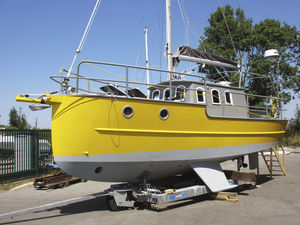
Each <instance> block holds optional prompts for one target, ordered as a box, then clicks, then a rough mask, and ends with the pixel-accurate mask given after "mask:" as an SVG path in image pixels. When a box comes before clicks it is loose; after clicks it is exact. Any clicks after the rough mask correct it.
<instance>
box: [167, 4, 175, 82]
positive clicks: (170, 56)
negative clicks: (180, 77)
mask: <svg viewBox="0 0 300 225" xmlns="http://www.w3.org/2000/svg"><path fill="white" fill-rule="evenodd" d="M166 39H167V43H166V51H167V57H168V70H169V71H174V66H173V53H172V28H171V1H170V0H166ZM172 77H173V76H172V74H171V73H169V74H168V79H169V80H171V79H172Z"/></svg>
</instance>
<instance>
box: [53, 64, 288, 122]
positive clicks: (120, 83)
mask: <svg viewBox="0 0 300 225" xmlns="http://www.w3.org/2000/svg"><path fill="white" fill-rule="evenodd" d="M83 64H99V65H105V66H113V67H122V68H125V76H124V75H122V76H120V75H118V74H114V73H112V72H110V71H106V70H104V69H101V68H99V67H97V66H94V65H93V67H95V68H98V69H100V70H103V71H104V72H107V73H110V74H113V75H116V76H119V77H121V78H123V79H124V80H116V79H103V78H91V77H86V76H83V75H80V68H81V65H83ZM129 69H138V70H149V71H155V72H160V73H161V72H163V73H172V74H176V75H177V76H187V77H194V78H198V79H200V82H201V83H202V82H203V85H204V87H205V88H204V90H203V92H204V93H206V94H205V96H204V98H205V102H206V104H207V103H208V102H209V101H208V97H209V96H208V95H211V93H209V91H208V89H207V82H206V78H205V77H203V76H199V75H195V74H187V73H183V72H173V71H171V72H170V71H168V70H163V69H157V68H146V67H140V66H133V65H125V64H117V63H110V62H99V61H91V60H82V61H80V62H79V64H78V65H77V73H76V74H74V73H72V75H74V77H69V78H68V79H71V78H72V79H76V88H75V91H76V93H78V91H79V90H80V91H85V92H88V93H95V94H97V93H98V92H94V91H91V90H90V86H89V87H88V89H81V88H79V81H80V80H86V81H87V82H88V83H89V85H90V84H91V83H90V82H89V81H93V82H97V83H102V84H111V83H117V84H118V87H122V88H124V89H125V90H126V91H125V93H126V98H128V97H129V96H128V92H129V88H130V87H129V85H130V84H136V85H144V86H148V87H149V86H150V87H157V88H159V89H163V88H170V97H171V98H170V101H171V99H172V96H173V92H174V90H175V93H176V92H177V91H176V87H177V86H173V85H172V83H173V82H172V80H170V81H168V83H166V84H163V82H161V83H159V84H146V83H143V82H138V81H132V80H129ZM62 71H63V72H68V71H67V70H66V69H62ZM123 74H124V73H123ZM267 77H268V76H267ZM267 77H266V78H267ZM50 78H51V79H52V80H54V81H56V82H58V83H60V84H61V85H62V86H64V85H65V83H64V82H66V79H65V80H64V82H62V81H58V80H57V79H56V78H65V77H64V76H57V75H54V76H50ZM67 82H68V80H67ZM195 82H199V81H195ZM93 85H95V84H93ZM95 86H97V85H95ZM66 87H69V86H64V88H65V90H67V89H66ZM97 87H98V86H97ZM224 88H226V86H224ZM228 88H229V87H228ZM184 90H185V93H189V92H190V94H194V95H197V89H194V88H193V89H191V88H184ZM227 92H229V93H232V94H235V95H244V96H245V97H246V99H248V97H256V98H264V99H265V101H264V102H265V107H260V106H251V105H249V104H248V103H249V102H248V100H247V101H246V105H234V104H232V105H226V104H221V105H222V108H224V107H229V106H233V107H236V108H241V107H242V108H244V107H246V108H248V109H247V112H248V113H249V114H253V115H254V116H256V117H264V118H270V119H274V117H272V115H273V114H272V113H271V112H272V111H271V110H272V109H273V108H272V104H270V101H272V99H274V98H275V97H269V96H263V95H255V94H250V93H239V92H236V91H234V90H233V91H229V90H227ZM73 93H74V92H73ZM148 97H150V96H148ZM215 97H218V98H219V99H220V101H221V102H225V100H224V99H222V98H220V96H215ZM278 100H279V101H282V100H284V99H282V98H280V99H278ZM277 110H279V111H280V113H282V109H281V107H280V108H277ZM255 111H257V112H258V111H260V112H263V111H265V115H266V116H262V115H260V113H259V114H256V113H254V112H255ZM269 112H270V114H269ZM269 115H271V117H270V116H269Z"/></svg>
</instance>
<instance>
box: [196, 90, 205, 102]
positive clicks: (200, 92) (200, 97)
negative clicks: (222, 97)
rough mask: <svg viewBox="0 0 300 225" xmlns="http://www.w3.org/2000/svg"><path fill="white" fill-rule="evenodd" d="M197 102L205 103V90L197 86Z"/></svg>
mask: <svg viewBox="0 0 300 225" xmlns="http://www.w3.org/2000/svg"><path fill="white" fill-rule="evenodd" d="M197 102H198V103H205V92H204V90H203V88H197Z"/></svg>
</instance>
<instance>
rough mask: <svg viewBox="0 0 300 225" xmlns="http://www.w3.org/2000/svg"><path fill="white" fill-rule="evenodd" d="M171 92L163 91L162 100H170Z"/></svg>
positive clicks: (168, 90) (168, 89)
mask: <svg viewBox="0 0 300 225" xmlns="http://www.w3.org/2000/svg"><path fill="white" fill-rule="evenodd" d="M170 94H171V91H170V88H167V89H165V91H164V100H170V99H171V95H170Z"/></svg>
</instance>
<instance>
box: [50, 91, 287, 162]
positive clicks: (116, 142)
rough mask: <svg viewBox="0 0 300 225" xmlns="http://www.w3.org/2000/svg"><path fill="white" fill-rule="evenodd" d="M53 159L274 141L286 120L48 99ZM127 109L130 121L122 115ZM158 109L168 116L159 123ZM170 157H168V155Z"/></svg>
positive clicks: (178, 106) (103, 100)
mask: <svg viewBox="0 0 300 225" xmlns="http://www.w3.org/2000/svg"><path fill="white" fill-rule="evenodd" d="M49 101H51V104H52V107H53V109H52V140H53V153H54V156H82V155H89V156H91V155H107V154H124V153H143V152H159V151H174V150H186V149H202V148H218V147H224V146H243V145H252V144H260V143H277V142H280V140H281V138H282V135H283V134H284V129H285V126H286V121H281V120H252V119H251V120H250V119H249V120H244V119H243V120H242V119H220V118H209V117H207V115H206V113H205V106H199V105H192V104H182V103H166V102H159V101H149V100H136V99H135V100H130V99H122V98H111V97H99V96H94V97H91V96H89V97H87V96H82V97H80V96H64V95H62V96H51V98H50V99H49ZM127 105H130V106H132V108H133V109H134V115H133V116H132V117H131V118H125V117H124V116H123V115H122V110H123V108H124V107H125V106H127ZM162 108H166V109H168V111H169V117H168V119H166V120H162V119H161V118H160V117H159V112H160V110H161V109H162ZM170 153H171V152H170Z"/></svg>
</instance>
